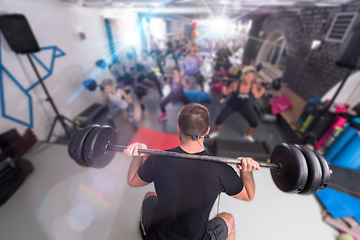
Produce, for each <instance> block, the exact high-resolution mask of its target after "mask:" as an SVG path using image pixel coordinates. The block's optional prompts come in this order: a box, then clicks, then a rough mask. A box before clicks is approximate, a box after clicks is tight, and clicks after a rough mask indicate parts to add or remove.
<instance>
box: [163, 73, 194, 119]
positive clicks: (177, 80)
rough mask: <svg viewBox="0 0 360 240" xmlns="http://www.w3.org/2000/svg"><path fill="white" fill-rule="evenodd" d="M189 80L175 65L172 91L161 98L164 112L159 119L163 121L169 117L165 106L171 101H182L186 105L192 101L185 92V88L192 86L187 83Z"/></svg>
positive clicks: (171, 83)
mask: <svg viewBox="0 0 360 240" xmlns="http://www.w3.org/2000/svg"><path fill="white" fill-rule="evenodd" d="M187 80H188V79H187V77H186V76H185V77H182V76H181V75H180V70H179V68H178V67H173V69H172V76H171V78H170V80H169V84H170V87H171V91H170V93H169V94H168V95H167V96H166V97H165V98H164V99H163V100H161V103H160V109H161V112H162V114H161V116H160V117H159V118H158V119H159V121H163V120H165V119H167V114H166V109H165V107H166V105H168V104H169V103H170V102H175V101H181V102H182V103H183V104H184V105H186V104H189V103H190V100H189V99H188V98H187V96H186V95H185V93H184V88H186V89H188V88H189V87H190V86H189V85H188V83H187Z"/></svg>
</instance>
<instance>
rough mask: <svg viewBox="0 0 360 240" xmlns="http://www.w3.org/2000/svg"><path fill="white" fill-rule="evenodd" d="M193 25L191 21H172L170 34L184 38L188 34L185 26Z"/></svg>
mask: <svg viewBox="0 0 360 240" xmlns="http://www.w3.org/2000/svg"><path fill="white" fill-rule="evenodd" d="M191 23H192V21H191V20H182V19H172V20H170V33H172V34H174V36H178V35H179V36H183V35H185V34H186V33H185V25H186V24H191Z"/></svg>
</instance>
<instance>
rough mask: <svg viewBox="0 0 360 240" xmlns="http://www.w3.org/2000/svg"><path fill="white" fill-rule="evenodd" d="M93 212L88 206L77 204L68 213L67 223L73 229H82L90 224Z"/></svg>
mask: <svg viewBox="0 0 360 240" xmlns="http://www.w3.org/2000/svg"><path fill="white" fill-rule="evenodd" d="M93 219H94V213H93V211H92V210H91V208H90V207H89V206H86V205H83V204H79V205H77V206H76V207H75V208H73V209H72V210H71V212H70V214H69V218H68V221H69V225H70V227H71V228H72V229H74V230H79V231H82V230H84V229H85V228H87V227H88V226H90V224H91V222H92V220H93Z"/></svg>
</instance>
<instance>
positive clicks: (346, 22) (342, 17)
mask: <svg viewBox="0 0 360 240" xmlns="http://www.w3.org/2000/svg"><path fill="white" fill-rule="evenodd" d="M357 16H358V13H357V12H349V13H338V14H336V16H335V18H334V20H333V21H332V23H331V26H330V29H329V31H328V32H327V34H326V37H325V40H326V41H328V42H338V43H341V42H342V41H343V40H344V39H345V38H346V36H347V34H348V33H349V31H350V29H351V27H352V26H353V23H354V22H355V20H356V18H357Z"/></svg>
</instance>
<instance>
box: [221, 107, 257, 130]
mask: <svg viewBox="0 0 360 240" xmlns="http://www.w3.org/2000/svg"><path fill="white" fill-rule="evenodd" d="M235 112H238V113H240V114H241V115H242V116H243V117H244V118H245V119H246V121H247V122H248V123H249V125H250V126H251V127H253V128H256V126H257V120H256V117H255V114H254V112H253V111H252V110H251V108H250V107H244V108H243V109H241V110H235V109H233V108H232V107H231V106H229V105H228V104H226V105H225V107H224V108H223V110H222V111H221V112H220V114H219V116H218V117H217V118H216V121H215V124H216V125H221V124H222V123H223V122H224V121H225V120H226V119H227V118H228V117H230V115H232V114H233V113H235Z"/></svg>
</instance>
